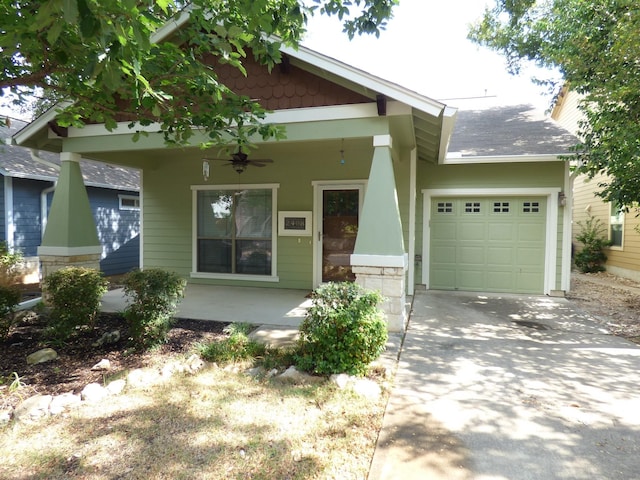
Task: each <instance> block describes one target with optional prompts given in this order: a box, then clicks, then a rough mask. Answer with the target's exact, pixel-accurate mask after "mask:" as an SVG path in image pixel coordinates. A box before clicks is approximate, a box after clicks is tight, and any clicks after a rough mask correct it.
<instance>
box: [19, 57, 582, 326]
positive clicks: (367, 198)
mask: <svg viewBox="0 0 640 480" xmlns="http://www.w3.org/2000/svg"><path fill="white" fill-rule="evenodd" d="M283 59H284V60H283V65H282V66H281V68H274V69H273V70H272V72H271V73H269V72H268V71H267V69H266V68H264V67H262V66H260V65H258V64H256V63H252V62H247V64H246V69H247V77H246V78H245V77H243V76H241V75H237V74H236V73H237V72H234V71H232V70H230V69H229V68H227V67H220V69H219V70H218V73H219V75H220V77H221V80H222V81H223V82H225V83H226V84H227V85H229V86H230V88H232V89H234V90H236V91H238V92H239V93H242V94H246V95H248V96H250V98H255V99H259V101H260V102H262V103H263V105H264V106H265V107H267V108H268V109H270V110H272V113H270V114H269V115H268V116H267V119H266V121H268V122H272V123H276V124H280V125H283V126H284V127H285V128H286V134H287V138H286V139H285V140H281V141H267V142H260V141H258V142H257V145H256V146H257V148H256V149H255V150H252V151H251V152H249V158H255V159H272V160H273V163H267V164H266V165H265V166H263V167H262V168H257V167H255V166H252V165H249V166H248V167H247V168H246V169H245V170H244V171H243V172H242V173H237V172H236V169H234V168H231V166H228V165H225V162H218V161H216V160H208V161H206V162H203V157H207V158H213V157H215V156H216V154H217V152H218V149H212V150H211V151H207V152H203V151H202V150H201V149H200V148H199V147H198V145H197V142H198V140H199V138H198V137H197V136H196V138H195V141H194V144H193V146H192V147H191V148H181V149H175V148H167V147H166V146H165V144H164V142H163V136H162V134H161V133H158V128H157V126H152V127H142V126H141V127H140V129H145V130H146V131H148V132H149V136H147V137H144V138H141V139H140V140H139V141H138V142H135V143H134V142H133V141H132V140H131V137H132V135H133V131H132V130H130V129H129V128H127V123H128V122H125V123H122V124H121V125H119V126H118V127H117V128H115V129H114V130H113V131H107V130H106V129H105V128H104V126H102V125H87V126H86V127H85V128H82V129H77V128H69V129H67V130H64V131H62V132H59V134H56V133H55V131H54V130H52V128H51V125H54V126H55V117H56V114H55V111H50V112H48V113H46V114H44V115H43V116H42V117H40V118H39V119H37V120H35V121H34V122H33V123H31V124H30V125H29V126H27V127H26V128H25V129H23V130H22V131H20V132H18V133H17V134H16V135H14V137H13V139H14V142H15V143H16V144H19V145H23V146H33V145H39V148H41V149H47V150H50V151H54V152H64V153H63V160H64V161H63V171H64V172H66V176H64V178H65V182H66V183H65V188H59V189H58V191H57V192H56V195H57V196H58V197H56V198H60V199H61V202H60V204H62V203H63V201H65V200H68V198H71V197H72V196H73V195H74V193H73V192H74V188H75V185H76V184H77V182H78V181H79V180H78V178H77V176H74V175H75V173H74V171H75V170H74V169H75V168H76V167H75V161H76V160H77V159H78V158H79V157H80V156H82V157H86V158H92V159H95V160H99V161H104V162H108V163H113V164H117V165H120V166H126V167H129V168H137V169H140V170H141V171H142V190H141V191H142V202H141V203H142V219H143V220H142V233H141V239H142V265H143V266H144V267H146V268H149V267H159V268H166V269H170V270H173V271H176V272H178V273H180V274H181V275H183V276H184V277H186V278H188V279H189V282H192V283H199V284H207V285H221V284H222V285H235V286H253V287H256V286H260V287H269V288H289V289H304V290H306V291H308V290H310V289H312V288H314V287H316V286H317V285H319V284H321V283H323V282H326V281H329V280H340V279H353V278H355V279H356V280H357V281H358V282H359V283H361V284H363V285H364V286H365V287H369V288H375V289H378V290H381V291H382V294H383V295H384V296H385V297H386V298H387V301H386V303H385V305H384V309H385V312H386V314H387V321H388V325H389V329H390V330H402V329H403V328H404V327H405V324H406V323H405V322H406V311H405V304H406V302H405V294H407V293H408V294H412V293H413V291H414V289H415V288H416V287H420V286H425V287H426V288H440V289H447V290H473V291H484V292H513V293H532V294H555V293H557V292H559V291H562V290H568V288H569V271H570V235H569V233H570V218H569V216H568V213H567V211H566V210H567V209H566V208H565V207H563V206H562V199H563V198H564V195H565V194H567V195H568V190H567V186H568V184H569V170H568V168H567V165H566V163H565V162H563V161H561V160H559V159H558V158H557V154H560V153H564V152H565V144H564V142H560V143H559V144H555V143H554V139H556V138H557V133H558V129H557V128H556V127H555V126H553V125H552V124H551V123H548V122H546V121H543V120H541V119H534V120H532V119H530V118H529V114H528V112H527V111H525V110H523V109H519V110H518V109H516V110H511V111H493V110H488V111H485V112H469V113H468V114H467V113H466V112H461V113H460V115H459V117H460V119H459V120H460V121H459V122H458V126H457V127H456V128H457V129H456V133H455V135H454V139H453V140H452V143H451V148H449V150H450V151H456V152H459V153H456V154H454V153H450V154H447V150H448V147H449V142H450V140H451V134H452V131H453V127H454V124H455V122H456V119H455V117H456V109H455V108H451V107H450V106H447V105H445V104H443V103H441V102H438V101H436V100H433V99H430V98H428V97H425V96H423V95H420V94H418V93H415V92H413V91H410V90H407V89H405V88H403V87H401V86H399V85H396V84H393V83H391V82H388V81H386V80H383V79H380V78H377V77H375V76H372V75H370V74H368V73H365V72H363V71H360V70H357V69H355V68H353V67H351V66H349V65H346V64H344V63H341V62H339V61H336V60H334V59H331V58H328V57H326V56H323V55H321V54H318V53H316V52H314V51H311V50H309V49H306V48H299V49H297V50H296V49H291V48H286V47H285V48H283ZM467 120H469V121H470V123H469V122H468V121H467ZM512 125H513V126H515V125H519V126H518V128H512V129H510V130H509V129H508V127H509V126H512ZM497 127H504V128H505V129H506V134H507V135H506V136H502V137H497V136H495V135H497V133H496V134H495V135H494V134H493V133H490V132H491V130H492V129H494V128H496V130H497V129H498V128H497ZM520 128H523V129H526V128H531V129H533V130H535V131H536V132H537V133H536V135H537V136H535V137H534V136H531V135H529V134H528V133H527V132H526V130H521V129H520ZM540 129H542V130H540ZM565 133H566V132H565ZM563 135H564V133H563ZM534 138H535V139H536V141H532V139H534ZM525 145H526V147H525ZM512 147H513V148H512ZM207 170H208V175H203V172H204V173H207ZM238 170H241V168H238ZM62 178H63V176H62V175H61V179H62ZM61 182H62V180H61ZM54 201H55V200H54ZM559 202H560V203H559ZM66 204H67V205H71V206H73V204H74V202H67V203H66ZM69 208H71V207H69ZM52 210H53V208H52ZM68 217H69V215H67V218H68ZM59 218H61V219H62V221H61V225H62V224H63V223H64V215H62V214H60V215H59ZM73 218H74V219H75V220H74V221H76V222H83V221H85V220H83V219H82V218H81V215H76V216H74V217H73ZM57 241H58V242H59V243H55V242H54V241H49V240H47V242H45V243H43V246H42V247H41V251H45V252H47V253H51V252H60V255H63V254H65V255H67V257H68V258H71V257H72V256H73V255H74V254H80V253H84V254H86V257H87V260H89V257H90V254H91V252H92V249H91V245H92V244H91V243H90V242H91V240H90V239H85V240H84V241H85V243H84V244H83V243H76V244H75V245H74V244H71V243H70V242H69V243H66V244H65V242H64V241H59V240H57ZM212 308H215V306H212Z"/></svg>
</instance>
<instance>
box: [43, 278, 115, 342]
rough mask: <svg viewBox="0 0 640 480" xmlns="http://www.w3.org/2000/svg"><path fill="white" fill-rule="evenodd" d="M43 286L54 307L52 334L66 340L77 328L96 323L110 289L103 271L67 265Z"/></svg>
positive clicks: (52, 309) (48, 300)
mask: <svg viewBox="0 0 640 480" xmlns="http://www.w3.org/2000/svg"><path fill="white" fill-rule="evenodd" d="M43 286H44V292H45V298H46V302H47V303H48V304H49V306H50V307H51V322H50V325H49V327H50V334H51V336H52V337H53V338H54V339H56V340H58V341H62V342H64V341H65V340H67V339H68V338H69V337H70V336H71V334H72V333H73V331H74V330H75V329H76V328H78V327H83V326H91V325H93V322H94V320H95V318H96V315H97V314H98V312H99V311H100V300H101V298H102V296H103V295H104V294H105V292H106V291H107V281H106V279H105V278H104V277H103V276H102V273H101V272H99V271H98V270H95V269H93V268H85V267H66V268H63V269H61V270H57V271H55V272H53V273H50V274H49V275H47V277H46V278H45V280H44V285H43Z"/></svg>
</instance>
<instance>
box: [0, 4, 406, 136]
mask: <svg viewBox="0 0 640 480" xmlns="http://www.w3.org/2000/svg"><path fill="white" fill-rule="evenodd" d="M397 3H398V0H313V1H311V2H309V1H305V0H224V1H223V0H191V1H189V2H184V1H180V0H148V1H142V0H38V1H36V0H3V2H1V3H0V52H1V57H0V58H1V61H2V68H3V75H2V76H0V93H2V92H3V91H4V92H5V94H6V92H7V91H10V92H12V93H13V94H14V95H16V97H17V103H18V104H21V103H25V102H26V101H27V100H28V99H30V97H31V95H33V93H34V91H37V89H44V91H45V92H46V93H47V96H48V97H49V98H53V99H55V100H69V101H73V103H72V104H71V105H68V106H67V108H65V109H64V111H63V112H61V114H60V116H59V122H60V123H61V125H63V126H69V125H74V126H81V125H83V124H84V123H87V122H92V123H104V124H105V125H106V127H107V128H108V129H113V128H114V127H115V126H116V122H117V121H130V122H131V124H130V126H131V127H133V126H134V122H139V123H140V124H141V125H150V124H152V123H156V122H157V123H159V124H160V125H161V130H162V131H163V132H165V139H166V140H167V141H168V142H170V143H177V144H184V143H187V142H188V140H189V138H190V137H191V136H192V135H193V132H194V128H200V129H201V130H202V131H204V132H206V133H207V134H208V137H209V138H210V140H211V141H212V142H216V141H219V140H220V139H221V138H222V136H223V135H224V133H227V134H230V135H232V136H236V140H238V141H240V142H243V141H246V139H247V138H248V137H249V136H250V135H252V134H256V133H257V134H260V135H262V136H263V137H269V136H277V135H278V131H277V129H275V128H274V127H270V126H262V127H257V126H256V125H257V123H258V121H259V120H260V119H262V118H264V114H265V112H264V110H263V109H262V108H261V107H260V106H259V105H258V104H257V103H256V102H255V101H253V100H252V99H250V98H248V97H244V96H241V95H237V94H235V93H234V92H232V91H230V90H229V89H228V88H227V87H226V86H225V85H224V84H223V83H222V82H220V81H219V79H218V76H217V75H216V67H215V64H216V62H217V63H219V64H229V65H232V66H233V67H235V68H237V69H238V70H240V71H241V72H242V73H243V74H246V72H245V70H244V67H243V62H244V61H245V59H246V58H247V55H249V52H251V54H252V55H253V56H254V57H255V59H256V60H258V61H259V62H260V63H261V64H264V65H266V66H268V67H269V68H271V67H273V66H274V64H276V63H278V62H279V60H280V51H279V47H280V44H281V43H283V44H286V45H292V46H296V45H298V43H299V41H300V40H301V38H302V36H303V34H304V32H305V26H306V23H307V20H308V18H309V16H311V15H313V14H314V13H318V12H319V13H320V14H325V15H330V16H332V15H333V16H337V17H338V18H339V19H340V20H342V22H343V28H344V32H345V33H346V34H347V35H348V36H349V37H353V36H354V35H356V34H362V33H367V34H375V35H379V34H380V30H381V29H383V28H384V27H385V25H386V21H387V19H388V18H390V17H391V13H392V8H393V6H394V5H395V4H397ZM187 17H188V18H189V21H187V22H183V20H185V19H186V18H187ZM171 25H180V26H181V28H180V29H179V30H177V31H176V32H175V33H172V34H171V35H170V36H169V37H168V38H164V36H163V35H162V32H163V31H166V29H167V26H171ZM276 38H277V39H278V40H276ZM167 40H168V41H167ZM211 59H214V60H215V61H214V62H211V61H210V60H211ZM234 125H239V126H243V127H245V128H238V129H235V128H233V126H234Z"/></svg>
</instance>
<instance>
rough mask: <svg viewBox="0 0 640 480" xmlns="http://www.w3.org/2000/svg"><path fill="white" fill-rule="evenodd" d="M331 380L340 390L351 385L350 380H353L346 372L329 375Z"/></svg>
mask: <svg viewBox="0 0 640 480" xmlns="http://www.w3.org/2000/svg"><path fill="white" fill-rule="evenodd" d="M329 380H330V381H331V382H333V383H335V384H336V385H337V386H338V388H339V389H340V390H344V389H345V388H347V387H348V386H349V382H350V381H351V377H349V375H347V374H346V373H339V374H336V373H334V374H333V375H331V376H330V377H329Z"/></svg>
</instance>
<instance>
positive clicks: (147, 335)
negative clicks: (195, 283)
mask: <svg viewBox="0 0 640 480" xmlns="http://www.w3.org/2000/svg"><path fill="white" fill-rule="evenodd" d="M123 284H124V293H125V295H127V296H129V297H131V298H132V302H131V303H130V304H129V305H128V306H127V308H126V309H125V311H124V317H125V319H126V320H127V323H128V326H129V334H130V335H131V338H132V339H133V343H134V344H135V346H136V348H140V349H147V348H152V347H155V346H157V345H160V344H162V343H165V342H166V340H167V333H168V332H169V330H170V329H171V325H172V323H173V316H174V315H175V313H176V311H177V308H178V303H179V302H180V300H181V299H182V298H183V297H184V289H185V287H186V284H187V282H186V281H185V279H184V278H182V277H180V276H179V275H178V274H177V273H174V272H168V271H165V270H162V269H153V268H152V269H149V270H134V271H133V272H130V273H128V274H127V275H126V276H125V278H124V282H123Z"/></svg>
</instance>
